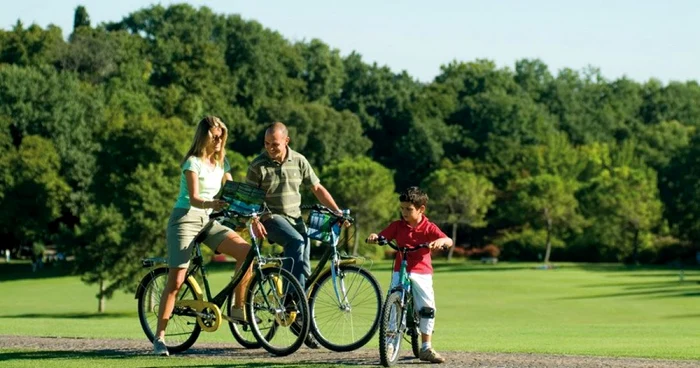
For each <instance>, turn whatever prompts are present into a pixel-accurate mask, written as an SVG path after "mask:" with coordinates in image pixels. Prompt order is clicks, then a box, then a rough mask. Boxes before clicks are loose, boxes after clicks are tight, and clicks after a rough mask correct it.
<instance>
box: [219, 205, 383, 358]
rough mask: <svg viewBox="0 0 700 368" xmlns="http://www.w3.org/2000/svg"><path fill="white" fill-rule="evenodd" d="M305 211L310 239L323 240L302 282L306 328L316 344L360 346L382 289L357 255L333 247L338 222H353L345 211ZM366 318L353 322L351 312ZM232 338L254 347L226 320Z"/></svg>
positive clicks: (375, 321) (374, 325)
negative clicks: (321, 250)
mask: <svg viewBox="0 0 700 368" xmlns="http://www.w3.org/2000/svg"><path fill="white" fill-rule="evenodd" d="M301 209H302V210H312V211H311V213H310V214H309V221H307V223H308V224H309V230H308V231H307V234H308V235H309V237H310V238H312V239H315V240H319V241H321V242H322V243H324V244H326V245H327V248H326V250H325V252H324V254H323V255H322V256H321V259H320V260H319V262H318V264H317V265H316V267H315V268H314V270H313V271H312V273H311V275H310V276H309V278H308V280H307V281H306V295H307V299H308V301H309V311H310V315H311V322H310V323H311V326H310V332H311V334H312V335H313V336H314V337H315V338H316V340H317V341H318V342H319V344H321V346H323V347H325V348H327V349H329V350H333V351H338V352H344V351H352V350H356V349H359V348H360V347H362V346H364V345H365V344H366V343H367V342H368V341H369V340H371V339H372V336H374V334H375V333H376V332H377V329H378V328H379V316H380V312H381V305H382V292H381V288H380V286H379V282H378V281H377V279H376V278H375V277H374V276H373V275H372V274H371V273H370V272H369V271H367V270H366V269H365V268H363V267H362V265H360V266H358V265H356V264H357V263H358V262H360V261H363V260H364V258H362V257H354V256H349V255H344V254H340V253H339V252H338V248H337V245H338V241H339V240H340V227H341V224H342V223H343V222H345V221H349V222H351V223H352V222H353V221H354V220H353V219H352V217H350V216H349V213H344V214H343V215H342V216H338V215H336V214H335V213H333V212H332V211H331V210H330V209H328V208H327V207H325V206H322V205H319V204H316V205H312V206H302V207H301ZM355 315H360V316H362V317H365V319H362V320H360V321H359V322H358V321H356V320H355V319H354V318H353V316H355ZM231 326H232V332H234V331H235V333H234V337H236V340H238V342H239V343H240V344H241V345H243V346H244V347H246V348H249V349H255V348H259V347H260V346H259V344H258V343H257V341H255V340H253V339H252V338H251V336H250V335H247V336H242V335H245V334H242V333H241V331H239V330H238V329H237V328H236V325H235V324H231Z"/></svg>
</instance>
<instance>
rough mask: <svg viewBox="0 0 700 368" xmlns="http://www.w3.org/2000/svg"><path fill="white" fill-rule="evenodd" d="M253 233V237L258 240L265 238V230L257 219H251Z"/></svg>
mask: <svg viewBox="0 0 700 368" xmlns="http://www.w3.org/2000/svg"><path fill="white" fill-rule="evenodd" d="M253 233H255V236H256V237H258V238H264V237H266V236H267V229H265V225H263V224H262V221H260V218H259V217H256V218H254V219H253Z"/></svg>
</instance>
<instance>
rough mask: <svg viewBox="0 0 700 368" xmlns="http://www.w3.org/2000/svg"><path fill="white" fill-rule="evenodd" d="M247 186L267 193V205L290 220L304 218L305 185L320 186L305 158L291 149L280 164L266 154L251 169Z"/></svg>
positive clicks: (261, 155)
mask: <svg viewBox="0 0 700 368" xmlns="http://www.w3.org/2000/svg"><path fill="white" fill-rule="evenodd" d="M246 182H247V183H249V184H252V185H255V186H257V187H258V188H260V189H262V190H264V191H265V193H266V195H265V203H266V204H267V206H268V207H269V208H270V211H272V213H274V214H280V215H285V216H288V217H290V218H298V217H300V216H301V209H300V208H299V206H301V193H300V192H299V189H300V187H301V185H302V184H304V185H306V186H312V185H316V184H318V183H320V180H319V179H318V177H317V176H316V173H315V172H314V170H313V169H312V168H311V165H309V161H308V160H307V159H306V157H304V155H302V154H300V153H298V152H296V151H293V150H292V149H291V148H289V147H287V158H286V159H285V160H284V161H283V162H281V163H279V162H277V161H275V160H273V159H271V158H270V156H269V155H268V154H267V152H263V153H261V154H260V155H258V157H256V158H255V159H253V162H251V163H250V166H248V174H247V175H246Z"/></svg>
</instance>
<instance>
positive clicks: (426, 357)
mask: <svg viewBox="0 0 700 368" xmlns="http://www.w3.org/2000/svg"><path fill="white" fill-rule="evenodd" d="M418 357H419V358H420V360H422V361H424V362H430V363H444V362H445V358H443V357H442V356H441V355H440V354H438V352H437V351H435V349H433V348H430V349H425V350H421V352H420V354H418Z"/></svg>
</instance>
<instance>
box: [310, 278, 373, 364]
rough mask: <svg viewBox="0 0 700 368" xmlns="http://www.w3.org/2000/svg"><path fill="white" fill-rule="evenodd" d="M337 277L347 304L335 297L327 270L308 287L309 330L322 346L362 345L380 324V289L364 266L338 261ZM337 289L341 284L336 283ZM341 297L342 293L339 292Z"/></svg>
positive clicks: (343, 348)
mask: <svg viewBox="0 0 700 368" xmlns="http://www.w3.org/2000/svg"><path fill="white" fill-rule="evenodd" d="M338 268H339V272H338V277H337V279H336V280H337V281H338V282H339V283H342V284H343V285H344V289H345V296H347V298H348V302H349V308H344V307H343V306H342V305H341V304H340V302H339V301H338V297H337V296H336V293H335V288H334V287H333V275H332V274H331V272H330V270H329V271H327V272H326V273H324V274H323V275H322V276H321V277H320V278H319V280H318V282H317V283H316V285H315V286H314V288H313V289H312V290H311V293H310V295H309V310H310V311H311V333H312V334H313V335H314V337H316V340H318V342H319V343H320V344H321V345H322V346H323V347H325V348H327V349H329V350H333V351H337V352H344V351H352V350H356V349H359V348H361V347H362V346H364V345H365V344H367V342H368V341H369V340H370V339H372V337H373V336H374V334H375V333H376V332H377V328H378V327H379V317H380V314H381V308H382V291H381V289H380V286H379V282H378V281H377V279H376V278H375V277H374V276H373V275H372V274H371V273H369V271H367V270H365V269H364V268H361V267H358V266H355V265H340V266H339V267H338ZM338 289H339V292H340V293H342V291H340V289H341V288H340V287H338ZM340 298H343V295H341V296H340Z"/></svg>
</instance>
